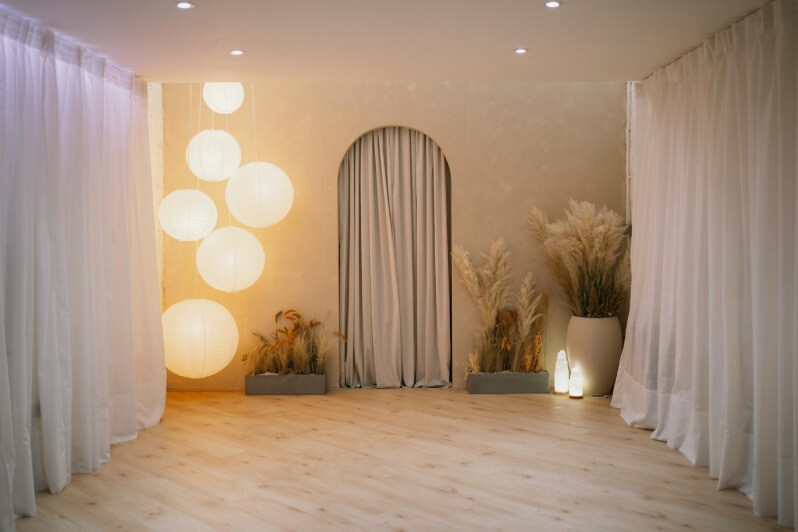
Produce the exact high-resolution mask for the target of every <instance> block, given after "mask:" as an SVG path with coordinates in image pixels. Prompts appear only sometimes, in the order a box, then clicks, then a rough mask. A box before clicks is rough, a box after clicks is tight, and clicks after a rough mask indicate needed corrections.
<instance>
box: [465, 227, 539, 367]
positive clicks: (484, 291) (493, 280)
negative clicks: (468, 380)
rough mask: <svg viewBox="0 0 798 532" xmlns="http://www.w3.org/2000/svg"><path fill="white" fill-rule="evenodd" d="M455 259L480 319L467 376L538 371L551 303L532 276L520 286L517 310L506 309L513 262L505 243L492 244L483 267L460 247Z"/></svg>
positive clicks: (525, 278) (528, 276) (526, 277)
mask: <svg viewBox="0 0 798 532" xmlns="http://www.w3.org/2000/svg"><path fill="white" fill-rule="evenodd" d="M452 258H453V260H454V264H455V266H457V269H458V270H459V271H460V275H461V276H462V278H463V279H462V282H463V284H464V285H465V287H466V289H468V292H469V293H470V294H471V297H472V298H473V299H474V301H475V302H476V304H477V307H478V308H479V313H480V317H481V326H480V330H479V332H477V334H476V338H475V343H474V351H473V352H471V353H469V355H468V363H467V366H466V372H467V373H496V372H500V371H514V372H526V373H529V372H535V373H537V372H538V371H540V369H541V367H542V366H543V353H542V347H543V325H544V319H545V318H544V316H545V313H546V304H547V302H546V296H545V295H544V294H543V293H541V292H540V291H539V290H538V288H537V285H536V283H535V277H534V276H533V275H532V273H527V274H526V275H525V276H524V278H523V280H522V282H521V288H520V290H519V292H518V298H517V300H516V306H515V308H508V303H509V300H510V287H511V285H512V263H511V261H510V252H509V251H507V249H506V248H505V245H504V240H496V241H495V242H493V243H492V244H491V246H490V252H489V253H488V254H487V255H486V256H485V257H484V258H485V262H484V264H482V265H481V266H476V265H474V264H473V262H472V261H471V256H470V255H469V253H468V252H467V251H466V250H464V249H463V248H462V247H460V246H456V247H455V248H454V251H453V252H452Z"/></svg>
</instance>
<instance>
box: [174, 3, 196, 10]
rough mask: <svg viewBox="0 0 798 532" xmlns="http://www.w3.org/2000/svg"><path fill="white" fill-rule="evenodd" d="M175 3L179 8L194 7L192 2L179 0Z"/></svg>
mask: <svg viewBox="0 0 798 532" xmlns="http://www.w3.org/2000/svg"><path fill="white" fill-rule="evenodd" d="M175 5H176V6H177V9H191V8H192V7H194V4H193V3H192V2H178V3H177V4H175Z"/></svg>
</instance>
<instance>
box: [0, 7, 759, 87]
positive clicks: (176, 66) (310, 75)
mask: <svg viewBox="0 0 798 532" xmlns="http://www.w3.org/2000/svg"><path fill="white" fill-rule="evenodd" d="M0 3H4V4H6V5H7V6H8V7H9V8H10V9H11V10H12V11H14V12H16V13H18V14H22V15H25V16H27V17H29V18H34V19H36V20H38V21H40V22H42V23H43V24H45V25H47V26H50V27H52V28H54V29H56V30H57V31H58V32H60V33H62V34H64V35H68V36H70V37H72V38H73V39H74V40H77V41H78V42H80V43H82V44H84V45H86V46H87V47H89V48H91V49H93V50H94V51H96V52H99V53H101V54H103V55H106V56H108V57H110V58H111V59H113V60H114V61H115V62H117V63H119V64H120V65H122V66H125V67H128V68H130V69H132V70H133V71H135V72H136V73H138V74H139V75H141V76H143V77H145V78H147V79H149V80H155V81H203V80H205V81H209V80H227V79H241V80H257V79H317V80H342V79H354V80H418V81H421V80H546V81H553V80H557V81H597V80H605V81H609V80H634V79H642V78H644V77H645V76H647V75H648V74H649V73H651V72H652V71H653V70H655V69H656V68H657V67H660V66H663V65H665V64H667V63H668V62H670V61H671V60H673V59H675V58H676V57H678V56H679V55H681V54H682V53H684V52H685V51H687V50H689V49H691V48H693V47H694V46H696V45H697V44H699V43H700V42H701V41H702V40H703V39H704V38H705V37H706V36H707V35H708V34H709V33H712V32H714V31H717V30H719V29H722V28H724V27H726V26H728V25H729V24H730V23H732V22H734V21H735V20H738V19H739V18H741V17H742V16H744V15H745V14H747V13H749V12H750V11H752V10H754V9H756V8H757V7H759V6H761V5H763V4H764V3H766V0H563V2H562V7H560V8H559V9H548V8H546V7H544V6H543V0H196V1H195V3H196V6H197V7H196V8H194V9H191V10H187V11H181V10H178V9H176V8H175V3H174V2H173V1H171V0H0ZM519 46H524V47H526V48H528V49H529V53H527V54H526V55H524V56H516V55H515V54H514V53H513V49H514V48H516V47H519ZM234 48H241V49H244V50H246V53H245V54H244V55H243V56H241V57H232V56H230V55H229V53H228V52H229V51H230V50H231V49H234Z"/></svg>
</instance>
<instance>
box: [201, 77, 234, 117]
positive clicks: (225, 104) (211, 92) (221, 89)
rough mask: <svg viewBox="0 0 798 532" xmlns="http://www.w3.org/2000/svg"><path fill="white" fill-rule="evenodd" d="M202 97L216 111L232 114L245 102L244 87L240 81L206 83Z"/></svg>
mask: <svg viewBox="0 0 798 532" xmlns="http://www.w3.org/2000/svg"><path fill="white" fill-rule="evenodd" d="M202 99H203V100H205V105H207V106H208V107H210V108H211V110H212V111H213V112H214V113H219V114H222V115H226V114H230V113H232V112H233V111H235V110H237V109H238V108H239V107H241V104H242V103H244V87H243V85H241V84H240V83H235V82H222V83H206V84H205V85H203V87H202Z"/></svg>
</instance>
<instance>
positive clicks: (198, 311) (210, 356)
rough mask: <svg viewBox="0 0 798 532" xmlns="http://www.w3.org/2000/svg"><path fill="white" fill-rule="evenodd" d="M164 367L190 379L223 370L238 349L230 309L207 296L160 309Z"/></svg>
mask: <svg viewBox="0 0 798 532" xmlns="http://www.w3.org/2000/svg"><path fill="white" fill-rule="evenodd" d="M162 319H163V335H164V347H165V356H166V367H167V368H169V370H170V371H172V372H174V373H177V374H178V375H181V376H183V377H188V378H190V379H201V378H202V377H208V376H210V375H213V374H214V373H218V372H220V371H221V370H223V369H224V368H225V367H227V365H228V364H229V363H230V361H231V360H232V359H233V357H234V356H235V354H236V349H238V326H237V325H236V322H235V320H234V319H233V316H232V315H231V314H230V312H229V311H228V310H227V309H226V308H224V307H223V306H222V305H220V304H219V303H216V302H214V301H211V300H209V299H185V300H183V301H181V302H179V303H175V304H174V305H172V306H171V307H169V308H168V309H166V312H164V313H163V317H162Z"/></svg>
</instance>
